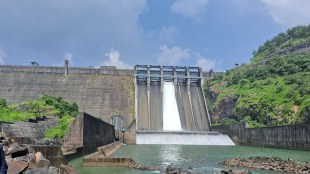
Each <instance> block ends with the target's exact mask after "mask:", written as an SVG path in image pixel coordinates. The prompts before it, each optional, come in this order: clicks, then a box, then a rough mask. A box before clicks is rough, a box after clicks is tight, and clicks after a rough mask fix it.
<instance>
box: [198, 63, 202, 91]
mask: <svg viewBox="0 0 310 174" xmlns="http://www.w3.org/2000/svg"><path fill="white" fill-rule="evenodd" d="M198 75H199V78H200V79H199V83H200V86H201V87H203V73H202V68H200V67H199V71H198Z"/></svg>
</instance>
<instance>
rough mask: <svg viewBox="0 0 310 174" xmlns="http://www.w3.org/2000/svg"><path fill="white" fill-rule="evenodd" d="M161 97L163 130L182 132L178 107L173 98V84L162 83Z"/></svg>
mask: <svg viewBox="0 0 310 174" xmlns="http://www.w3.org/2000/svg"><path fill="white" fill-rule="evenodd" d="M163 86H164V97H163V108H164V110H163V130H164V131H182V127H181V122H180V116H179V111H178V106H177V102H176V98H175V92H174V91H175V90H174V84H173V83H172V82H164V85H163Z"/></svg>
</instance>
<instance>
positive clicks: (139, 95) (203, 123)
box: [134, 65, 210, 132]
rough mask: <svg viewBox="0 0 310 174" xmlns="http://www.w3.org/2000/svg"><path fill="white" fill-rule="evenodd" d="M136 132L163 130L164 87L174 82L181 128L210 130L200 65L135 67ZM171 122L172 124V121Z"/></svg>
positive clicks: (186, 129) (185, 129) (184, 129)
mask: <svg viewBox="0 0 310 174" xmlns="http://www.w3.org/2000/svg"><path fill="white" fill-rule="evenodd" d="M134 76H135V86H136V88H135V89H136V118H137V131H154V132H161V131H163V86H164V83H165V82H172V83H173V85H174V90H175V91H174V92H175V98H176V102H177V107H178V113H179V117H180V121H181V126H182V130H183V131H209V130H210V118H209V113H208V110H207V105H206V102H205V97H204V94H203V88H202V85H203V73H202V70H201V68H199V67H187V66H186V67H185V66H153V65H136V66H135V74H134ZM171 124H173V123H171Z"/></svg>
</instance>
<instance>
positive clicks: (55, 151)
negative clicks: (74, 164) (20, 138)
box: [30, 145, 68, 168]
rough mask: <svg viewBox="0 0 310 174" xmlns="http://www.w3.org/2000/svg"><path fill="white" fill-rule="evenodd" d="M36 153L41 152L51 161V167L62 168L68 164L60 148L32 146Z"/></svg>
mask: <svg viewBox="0 0 310 174" xmlns="http://www.w3.org/2000/svg"><path fill="white" fill-rule="evenodd" d="M30 146H31V147H33V149H34V150H35V151H36V152H41V153H42V154H43V156H44V157H45V158H46V159H48V160H50V162H51V165H52V166H55V167H58V168H60V166H61V165H62V164H68V161H67V160H66V159H65V157H64V156H63V154H62V152H61V147H60V146H45V145H30Z"/></svg>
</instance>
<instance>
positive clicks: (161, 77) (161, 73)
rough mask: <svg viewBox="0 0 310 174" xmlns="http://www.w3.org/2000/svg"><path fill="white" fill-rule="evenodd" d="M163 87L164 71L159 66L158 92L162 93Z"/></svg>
mask: <svg viewBox="0 0 310 174" xmlns="http://www.w3.org/2000/svg"><path fill="white" fill-rule="evenodd" d="M163 86H164V70H163V66H160V92H163Z"/></svg>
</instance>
